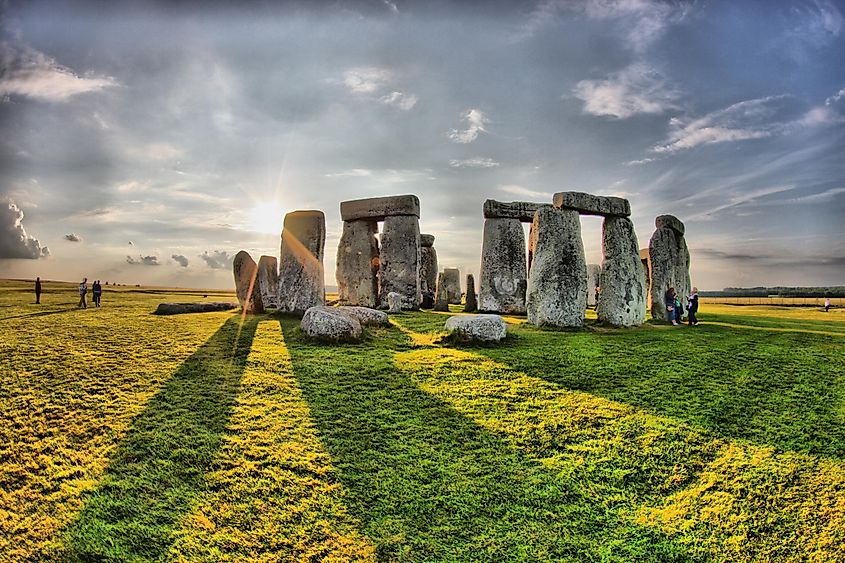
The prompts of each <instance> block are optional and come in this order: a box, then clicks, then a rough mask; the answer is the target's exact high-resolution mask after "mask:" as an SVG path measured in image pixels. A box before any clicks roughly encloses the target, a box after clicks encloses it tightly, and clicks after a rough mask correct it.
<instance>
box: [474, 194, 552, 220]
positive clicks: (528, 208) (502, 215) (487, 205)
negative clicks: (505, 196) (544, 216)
mask: <svg viewBox="0 0 845 563" xmlns="http://www.w3.org/2000/svg"><path fill="white" fill-rule="evenodd" d="M544 205H548V204H547V203H532V202H530V201H510V202H505V201H496V200H495V199H488V200H487V201H485V202H484V218H485V219H519V220H520V221H522V222H523V223H531V222H532V221H534V213H535V212H536V211H537V209H539V208H540V207H542V206H544Z"/></svg>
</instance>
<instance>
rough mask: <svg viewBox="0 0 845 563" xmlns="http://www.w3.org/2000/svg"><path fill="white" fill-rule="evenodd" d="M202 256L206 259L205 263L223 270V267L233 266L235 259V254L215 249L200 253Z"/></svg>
mask: <svg viewBox="0 0 845 563" xmlns="http://www.w3.org/2000/svg"><path fill="white" fill-rule="evenodd" d="M200 258H202V259H203V260H205V263H206V264H208V267H209V268H212V269H214V270H222V269H223V268H229V267H231V266H232V261H233V260H234V259H235V256H234V255H232V254H229V253H228V252H222V251H220V250H213V251H211V252H208V251H205V252H203V253H202V254H200Z"/></svg>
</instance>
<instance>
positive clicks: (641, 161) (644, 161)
mask: <svg viewBox="0 0 845 563" xmlns="http://www.w3.org/2000/svg"><path fill="white" fill-rule="evenodd" d="M658 160H660V159H659V158H640V159H637V160H629V161H628V162H625V163H624V164H625V166H641V165H643V164H648V163H649V162H656V161H658Z"/></svg>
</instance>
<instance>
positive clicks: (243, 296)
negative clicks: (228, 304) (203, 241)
mask: <svg viewBox="0 0 845 563" xmlns="http://www.w3.org/2000/svg"><path fill="white" fill-rule="evenodd" d="M232 273H233V274H234V276H235V292H236V293H237V294H238V303H240V305H241V309H243V310H244V312H246V313H263V312H264V302H263V301H262V300H261V290H260V289H259V287H258V286H259V283H258V264H256V263H255V260H253V259H252V256H250V255H249V252H247V251H246V250H241V251H240V252H238V253H237V254H235V259H234V261H233V262H232Z"/></svg>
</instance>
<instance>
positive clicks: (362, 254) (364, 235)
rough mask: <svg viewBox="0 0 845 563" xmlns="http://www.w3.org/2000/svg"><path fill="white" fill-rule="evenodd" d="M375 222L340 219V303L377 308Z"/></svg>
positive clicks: (377, 260)
mask: <svg viewBox="0 0 845 563" xmlns="http://www.w3.org/2000/svg"><path fill="white" fill-rule="evenodd" d="M376 233H378V223H376V222H375V221H368V220H363V219H360V220H356V221H344V223H343V234H342V235H341V236H340V243H339V244H338V248H337V269H336V276H335V277H336V278H337V290H338V294H339V299H340V302H341V304H343V305H357V306H362V307H378V268H379V246H378V239H376Z"/></svg>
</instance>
